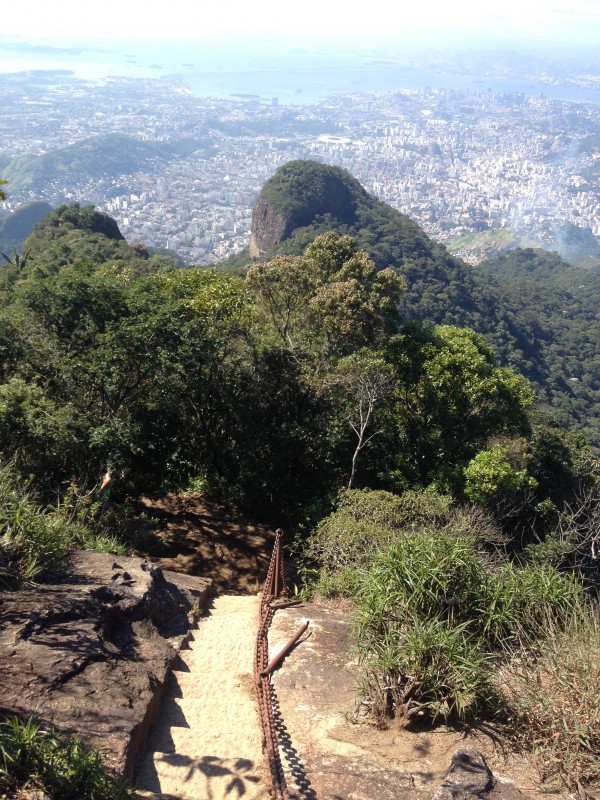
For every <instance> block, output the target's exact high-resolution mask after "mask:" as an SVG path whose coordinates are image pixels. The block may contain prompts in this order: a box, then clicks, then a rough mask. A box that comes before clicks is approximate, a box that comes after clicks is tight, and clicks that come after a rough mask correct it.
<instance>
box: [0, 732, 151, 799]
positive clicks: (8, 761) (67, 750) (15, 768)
mask: <svg viewBox="0 0 600 800" xmlns="http://www.w3.org/2000/svg"><path fill="white" fill-rule="evenodd" d="M24 786H28V787H31V788H34V789H40V790H42V791H43V793H44V795H45V796H48V797H49V798H51V800H127V799H128V798H136V797H138V795H137V794H136V792H135V791H134V790H133V789H130V788H129V787H128V786H127V785H126V784H125V782H124V781H123V780H121V779H118V778H113V777H111V776H109V775H107V773H106V772H105V770H104V768H103V765H102V756H101V754H100V752H99V751H98V750H88V749H86V748H85V747H83V745H82V744H81V742H80V741H79V740H78V739H77V738H66V739H62V738H60V737H59V736H58V734H57V733H56V732H55V731H47V730H43V729H42V728H41V727H40V726H39V725H37V724H36V723H35V722H33V720H31V719H29V720H28V722H22V721H21V720H20V719H19V718H18V717H13V718H12V719H10V720H5V721H3V722H0V792H3V793H5V796H7V797H14V796H15V794H16V792H17V791H18V790H19V789H20V788H21V787H24Z"/></svg>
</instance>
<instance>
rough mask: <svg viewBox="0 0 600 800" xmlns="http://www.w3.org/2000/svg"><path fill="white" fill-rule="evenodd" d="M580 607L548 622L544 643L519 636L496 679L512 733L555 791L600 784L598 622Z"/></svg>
mask: <svg viewBox="0 0 600 800" xmlns="http://www.w3.org/2000/svg"><path fill="white" fill-rule="evenodd" d="M599 611H600V609H599V608H598V606H597V605H593V606H591V605H587V606H586V605H584V604H580V605H578V606H577V607H576V608H575V609H574V612H573V613H571V614H568V615H567V616H566V618H563V619H562V620H561V619H559V618H558V619H557V618H556V617H554V618H549V619H547V620H546V624H545V626H544V633H545V635H544V636H543V637H534V636H532V635H531V633H528V632H525V631H524V632H522V636H521V646H520V647H519V648H517V649H513V650H511V651H509V653H508V654H507V656H508V664H507V666H506V668H505V669H504V670H503V671H502V673H501V676H502V679H501V680H500V681H499V683H500V689H501V691H502V694H503V696H504V700H505V703H506V706H507V708H508V709H509V712H510V714H511V717H512V721H511V733H512V735H513V736H514V737H515V738H516V740H517V741H518V742H519V743H520V744H521V745H523V746H524V747H525V748H527V749H531V751H532V753H533V757H534V759H535V761H536V763H537V765H538V767H539V771H540V775H541V778H542V780H544V781H545V782H546V783H547V784H550V785H551V784H552V783H554V784H555V785H556V787H557V788H559V787H560V788H563V787H567V788H568V789H570V790H575V789H579V794H580V795H581V796H582V797H585V796H586V795H585V790H586V789H592V790H593V789H596V790H597V788H598V786H600V617H599Z"/></svg>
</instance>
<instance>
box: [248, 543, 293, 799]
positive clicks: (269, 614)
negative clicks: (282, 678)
mask: <svg viewBox="0 0 600 800" xmlns="http://www.w3.org/2000/svg"><path fill="white" fill-rule="evenodd" d="M282 536H283V531H282V530H281V529H279V530H278V531H277V533H276V535H275V545H274V547H273V554H272V556H271V562H270V564H269V569H268V572H267V578H266V581H265V586H264V590H263V595H262V599H261V602H260V614H259V623H258V633H257V636H256V649H255V655H254V683H255V686H256V695H257V698H258V714H259V718H260V726H261V735H262V750H263V756H264V761H265V772H266V775H267V781H268V783H269V789H270V792H271V796H272V797H273V800H289V798H290V796H289V793H288V788H287V783H286V780H285V775H284V772H283V765H282V763H281V756H280V754H279V743H278V739H277V728H276V725H275V717H274V714H273V704H272V699H271V675H270V674H262V673H264V671H265V670H266V668H267V665H268V662H269V641H268V635H269V627H270V625H271V622H272V620H273V616H274V614H275V608H273V606H272V603H273V601H276V600H278V599H279V598H280V597H284V598H287V597H288V595H289V590H288V587H287V584H286V582H285V574H284V565H283V555H282V552H281V537H282Z"/></svg>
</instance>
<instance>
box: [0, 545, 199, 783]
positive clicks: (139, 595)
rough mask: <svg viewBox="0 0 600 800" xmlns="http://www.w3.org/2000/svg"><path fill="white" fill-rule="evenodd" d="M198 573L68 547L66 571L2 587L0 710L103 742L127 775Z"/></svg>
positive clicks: (182, 633) (186, 623) (110, 759)
mask: <svg viewBox="0 0 600 800" xmlns="http://www.w3.org/2000/svg"><path fill="white" fill-rule="evenodd" d="M210 588H211V581H210V580H207V579H205V578H192V577H189V576H180V575H177V574H175V573H168V572H165V573H163V572H162V571H161V570H160V569H158V568H156V567H155V566H154V565H152V564H150V562H147V561H144V560H142V559H138V558H125V557H120V556H118V557H115V556H111V555H106V554H103V553H91V552H83V551H81V552H74V553H73V554H72V555H71V557H70V561H69V564H68V566H67V569H66V575H65V578H64V580H63V581H62V582H61V583H58V584H51V585H50V584H43V585H38V586H35V587H25V588H22V589H19V590H17V591H13V592H4V593H2V594H0V709H1V710H2V712H3V713H17V714H21V715H24V716H28V715H30V714H33V715H35V716H36V717H37V718H38V719H39V720H41V721H42V722H43V723H48V724H53V725H54V726H56V727H57V728H59V729H60V730H61V731H64V732H71V733H77V734H78V735H79V736H80V738H81V739H82V741H83V742H84V744H86V745H88V746H96V747H101V748H102V749H104V750H105V751H106V753H107V763H108V765H109V766H110V767H111V768H112V769H114V770H115V771H116V772H119V773H121V774H124V775H125V776H126V777H128V778H132V776H133V769H134V763H135V758H136V755H137V753H138V752H139V750H140V748H141V747H143V744H144V742H145V738H146V735H147V732H148V728H149V726H150V724H151V723H152V721H153V720H154V718H155V717H156V714H157V712H158V709H159V707H160V699H161V693H162V691H163V688H164V684H165V680H166V677H167V674H168V672H169V671H170V668H171V664H172V662H173V660H174V659H175V658H176V657H177V654H178V652H179V650H180V648H181V646H182V643H183V642H184V641H185V639H186V638H187V636H188V635H189V630H190V627H191V623H190V617H189V611H190V610H191V609H192V608H193V606H195V605H199V606H201V605H203V604H204V602H205V599H206V596H207V594H208V592H209V590H210Z"/></svg>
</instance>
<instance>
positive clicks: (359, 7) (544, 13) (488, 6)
mask: <svg viewBox="0 0 600 800" xmlns="http://www.w3.org/2000/svg"><path fill="white" fill-rule="evenodd" d="M1 16H2V21H1V28H0V32H1V35H2V37H6V36H15V37H18V38H19V39H23V40H26V41H29V42H44V43H52V42H53V43H57V44H58V43H61V44H62V43H65V42H68V41H73V40H81V39H87V40H108V41H112V42H114V41H115V40H117V39H124V40H133V39H142V40H157V41H160V40H163V41H164V40H180V39H181V40H183V39H185V40H202V39H206V38H210V37H223V36H226V35H228V34H240V33H245V34H246V35H248V36H252V37H254V36H256V35H262V34H266V35H273V34H278V35H280V36H285V37H286V39H288V40H296V41H302V40H306V41H309V40H310V39H313V38H316V39H323V38H325V39H329V40H330V41H332V40H334V39H338V38H341V39H349V38H355V39H356V38H359V37H361V36H364V37H368V38H369V39H373V38H376V37H377V36H378V35H379V36H382V37H385V36H387V37H388V38H391V37H397V38H398V39H399V40H403V39H410V38H413V39H414V38H415V37H416V38H417V39H421V38H424V37H427V36H430V35H431V36H436V37H437V38H439V35H440V34H443V35H444V36H445V37H447V39H448V40H452V39H453V38H461V39H462V38H465V37H467V38H471V39H475V40H477V39H478V38H479V37H482V38H483V37H484V36H487V35H491V36H492V37H510V38H520V39H533V40H541V41H552V40H561V39H562V40H566V41H569V42H574V41H577V40H579V39H581V40H582V41H586V42H592V43H593V42H594V41H600V0H562V2H557V0H502V1H501V2H500V1H499V0H497V2H496V3H494V2H492V3H490V2H484V0H455V2H453V3H451V2H448V0H413V1H412V2H411V0H408V2H399V1H398V0H366V2H364V3H360V4H357V3H353V2H352V0H343V2H342V0H301V2H294V3H290V2H286V0H257V2H249V0H161V1H160V2H159V1H158V0H96V2H83V1H82V0H58V2H55V3H51V2H48V0H8V2H6V3H4V4H3V8H2V15H1Z"/></svg>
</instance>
